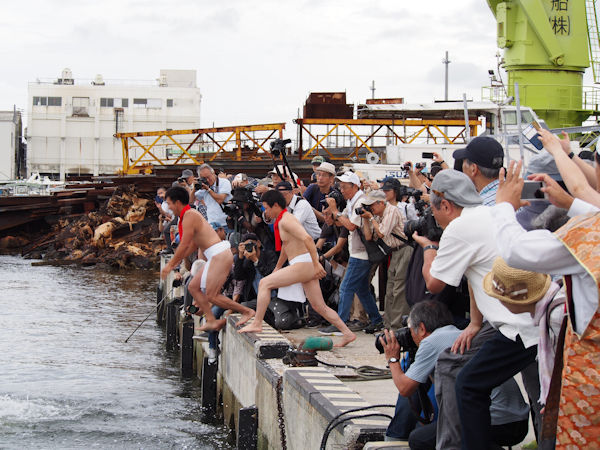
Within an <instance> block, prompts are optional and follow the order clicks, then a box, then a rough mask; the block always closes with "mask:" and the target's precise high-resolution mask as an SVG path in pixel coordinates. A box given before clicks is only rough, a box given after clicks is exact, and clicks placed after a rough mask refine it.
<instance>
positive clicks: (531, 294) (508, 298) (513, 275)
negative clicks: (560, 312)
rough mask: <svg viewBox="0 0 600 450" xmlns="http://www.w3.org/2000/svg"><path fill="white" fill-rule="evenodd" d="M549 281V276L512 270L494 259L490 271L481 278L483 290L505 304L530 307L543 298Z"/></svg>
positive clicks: (504, 263) (502, 262) (499, 259)
mask: <svg viewBox="0 0 600 450" xmlns="http://www.w3.org/2000/svg"><path fill="white" fill-rule="evenodd" d="M551 281H552V280H551V278H550V275H546V274H543V273H537V272H529V271H527V270H519V269H513V268H512V267H509V266H508V264H506V262H505V261H504V260H503V259H502V258H496V260H495V261H494V265H493V266H492V271H491V272H490V273H488V274H487V275H486V276H485V277H484V278H483V290H484V291H485V292H486V294H487V295H489V296H490V297H494V298H497V299H498V300H500V301H503V302H506V303H511V304H513V305H530V304H532V303H535V302H537V301H539V300H541V299H542V297H544V295H545V294H546V292H547V291H548V289H549V288H550V282H551Z"/></svg>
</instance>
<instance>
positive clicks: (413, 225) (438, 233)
mask: <svg viewBox="0 0 600 450" xmlns="http://www.w3.org/2000/svg"><path fill="white" fill-rule="evenodd" d="M415 231H416V232H417V233H419V235H420V236H425V237H426V238H427V239H429V240H430V241H434V242H439V240H440V239H441V238H442V233H443V232H444V230H442V229H441V228H440V226H439V225H438V224H437V222H436V221H435V218H434V217H433V214H432V212H431V208H426V209H425V210H424V211H423V214H422V215H421V217H419V218H418V219H416V220H408V221H407V222H406V224H405V225H404V234H405V235H406V237H407V238H408V243H409V244H411V245H413V246H414V245H415V241H414V239H413V237H412V235H413V233H414V232H415Z"/></svg>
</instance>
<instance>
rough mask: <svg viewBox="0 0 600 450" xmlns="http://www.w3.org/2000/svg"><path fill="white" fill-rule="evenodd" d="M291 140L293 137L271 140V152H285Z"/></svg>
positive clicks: (279, 153)
mask: <svg viewBox="0 0 600 450" xmlns="http://www.w3.org/2000/svg"><path fill="white" fill-rule="evenodd" d="M291 142H292V140H291V139H275V140H274V141H272V142H271V153H272V154H273V156H279V155H283V154H285V146H286V145H287V144H290V143H291Z"/></svg>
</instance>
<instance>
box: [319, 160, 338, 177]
mask: <svg viewBox="0 0 600 450" xmlns="http://www.w3.org/2000/svg"><path fill="white" fill-rule="evenodd" d="M317 170H318V171H321V172H327V173H330V174H332V175H335V166H334V165H333V164H331V163H328V162H322V163H321V165H320V166H319V167H317Z"/></svg>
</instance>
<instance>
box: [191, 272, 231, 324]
mask: <svg viewBox="0 0 600 450" xmlns="http://www.w3.org/2000/svg"><path fill="white" fill-rule="evenodd" d="M202 272H203V271H202V270H201V271H199V272H198V273H197V274H196V275H195V276H194V278H192V281H190V284H189V285H188V291H189V292H190V294H192V297H194V305H196V306H197V307H198V308H200V310H201V311H202V312H203V313H204V319H205V320H206V324H205V325H204V326H203V327H202V330H205V329H216V326H217V325H218V324H217V320H216V319H215V316H214V315H213V313H212V311H211V307H210V303H209V302H208V298H207V296H206V295H205V294H204V293H203V292H202V289H200V279H201V278H202ZM206 326H208V327H209V328H205V327H206ZM221 328H223V327H222V326H221Z"/></svg>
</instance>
